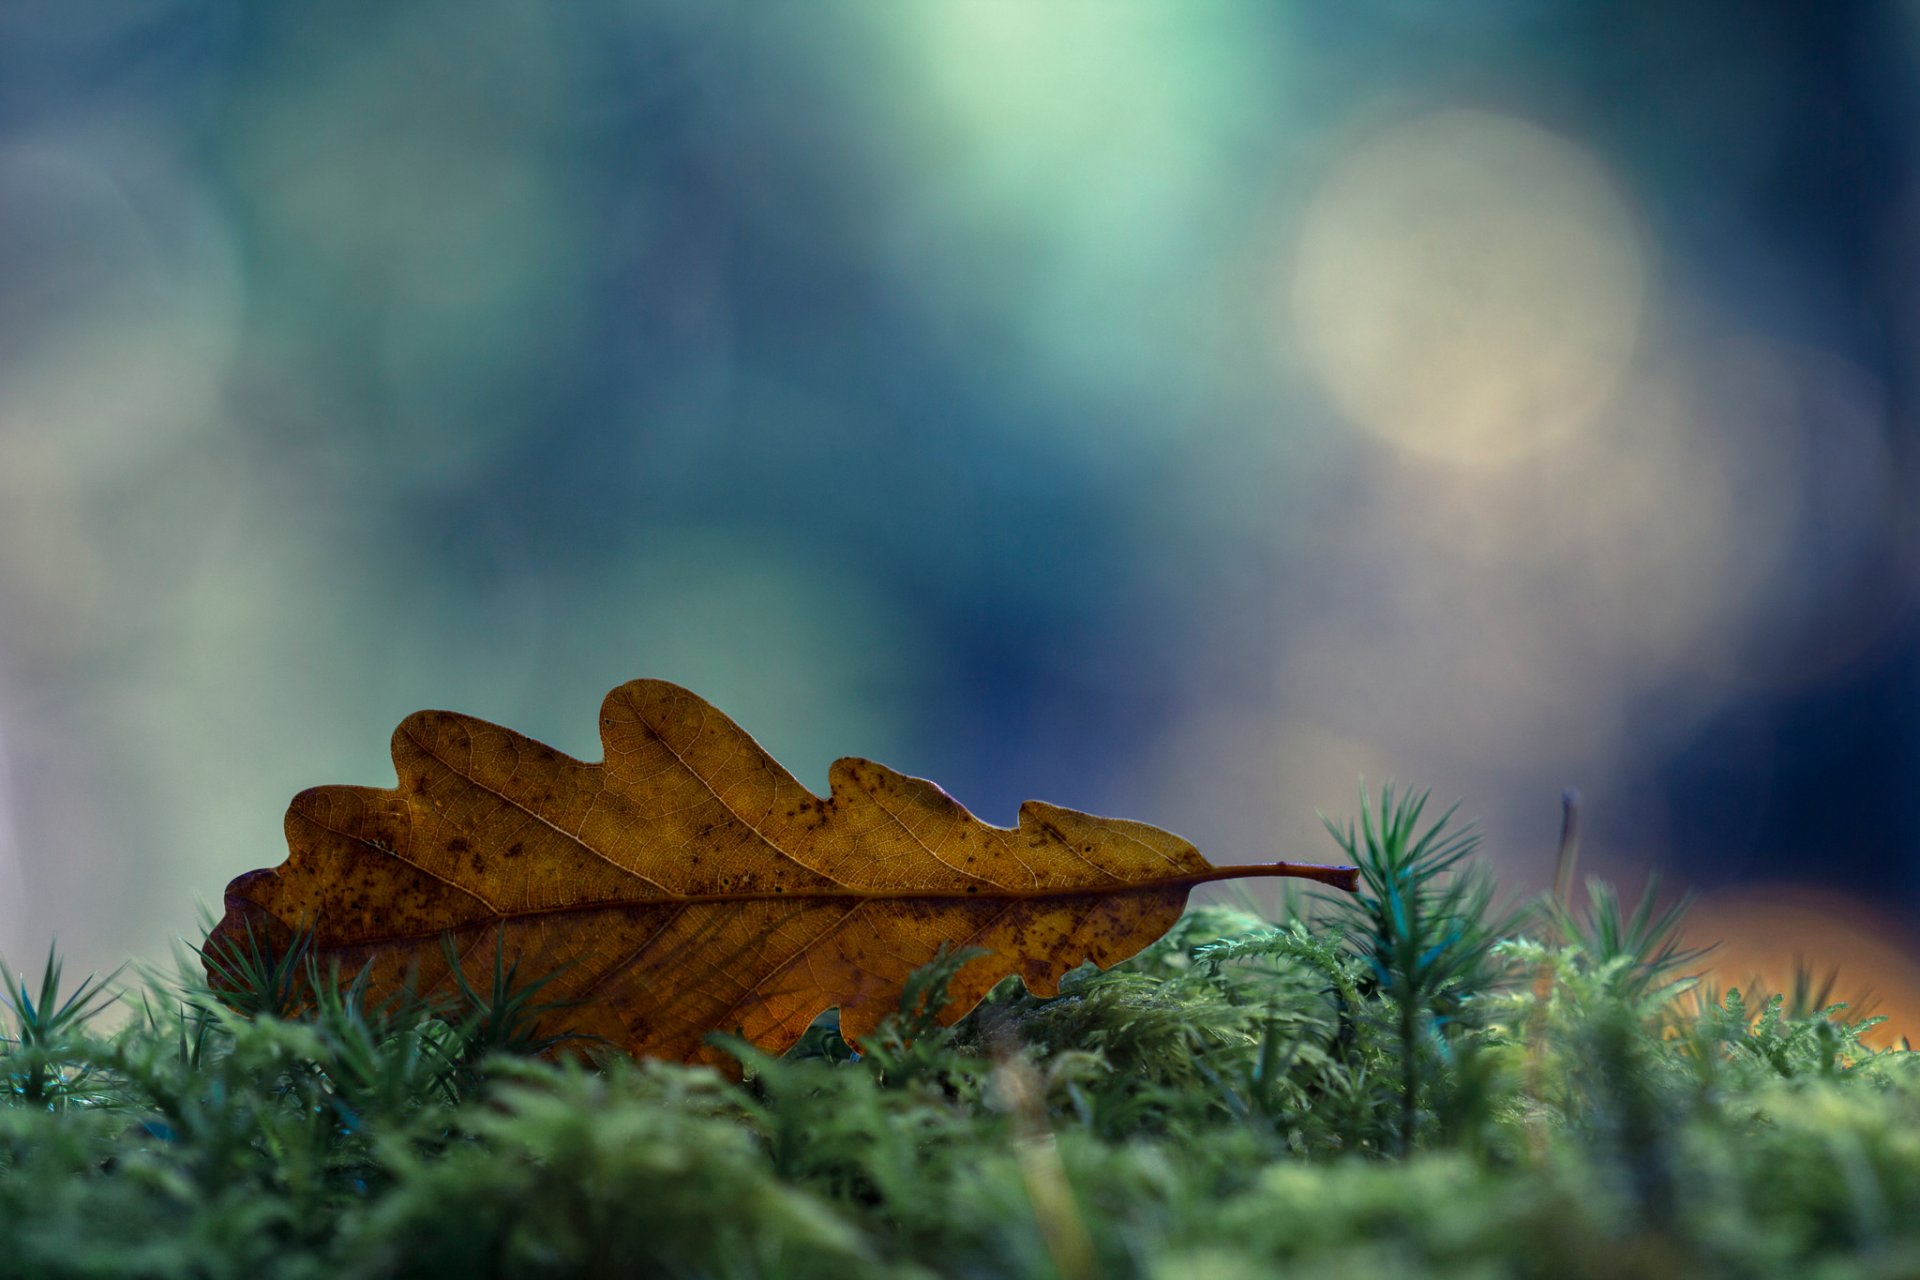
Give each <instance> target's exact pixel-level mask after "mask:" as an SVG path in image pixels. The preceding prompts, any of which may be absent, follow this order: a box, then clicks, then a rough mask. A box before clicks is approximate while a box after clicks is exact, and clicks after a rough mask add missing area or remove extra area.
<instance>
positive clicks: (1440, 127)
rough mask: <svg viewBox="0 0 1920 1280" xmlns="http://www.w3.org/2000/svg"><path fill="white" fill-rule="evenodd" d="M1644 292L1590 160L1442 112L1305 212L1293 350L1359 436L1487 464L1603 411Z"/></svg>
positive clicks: (1519, 132)
mask: <svg viewBox="0 0 1920 1280" xmlns="http://www.w3.org/2000/svg"><path fill="white" fill-rule="evenodd" d="M1647 274H1648V268H1647V264H1646V261H1645V255H1644V253H1643V250H1642V247H1641V237H1640V235H1639V233H1638V230H1637V228H1636V225H1635V221H1634V218H1633V215H1632V213H1631V211H1630V210H1629V208H1628V206H1627V204H1626V203H1625V201H1624V200H1623V199H1622V197H1621V195H1620V194H1619V192H1618V191H1617V190H1616V188H1615V186H1614V184H1613V182H1612V181H1611V179H1610V178H1609V176H1608V174H1607V172H1606V170H1605V168H1604V167H1603V166H1602V165H1601V164H1600V162H1599V161H1598V160H1596V159H1595V158H1594V157H1593V156H1591V155H1590V154H1588V153H1587V152H1586V151H1584V150H1583V149H1581V148H1580V147H1579V146H1577V145H1575V144H1574V143H1572V142H1570V141H1568V140H1566V139H1564V138H1561V137H1559V136H1557V135H1555V134H1552V133H1549V132H1547V131H1546V130H1544V129H1540V128H1538V127H1536V126H1534V125H1532V124H1529V123H1527V122H1525V121H1523V120H1518V119H1515V118H1512V117H1509V116H1503V115H1496V114H1493V113H1490V112H1486V111H1479V110H1468V109H1455V110H1448V111H1444V112H1440V113H1437V114H1433V115H1429V116H1425V117H1422V118H1419V119H1415V120H1412V121H1408V122H1406V123H1403V124H1401V125H1398V126H1397V127H1394V128H1391V129H1388V130H1387V131H1385V132H1384V133H1381V134H1379V135H1377V136H1375V137H1373V138H1371V139H1370V140H1368V141H1366V142H1364V143H1363V144H1362V145H1360V146H1359V147H1358V148H1357V149H1356V150H1354V151H1353V152H1352V153H1351V154H1349V155H1348V156H1347V157H1346V158H1345V159H1344V160H1343V161H1341V162H1340V163H1339V165H1338V166H1337V167H1336V168H1335V170H1334V172H1333V174H1332V176H1331V177H1330V178H1329V179H1328V180H1327V182H1326V183H1325V185H1324V187H1323V188H1322V189H1321V191H1320V192H1319V194H1318V195H1317V196H1316V198H1315V199H1314V201H1313V204H1312V206H1311V207H1310V208H1309V210H1308V212H1307V215H1306V218H1305V222H1304V225H1303V228H1302V231H1301V234H1300V240H1299V246H1298V254H1297V258H1296V261H1295V271H1294V276H1293V281H1292V293H1291V299H1290V301H1291V307H1292V318H1293V338H1292V341H1293V345H1294V346H1295V348H1296V349H1297V350H1298V351H1299V352H1300V353H1301V355H1302V356H1303V358H1304V359H1305V361H1306V364H1307V366H1308V369H1309V371H1310V372H1311V373H1312V375H1313V376H1314V378H1315V380H1316V381H1317V382H1318V383H1319V384H1320V386H1321V387H1322V389H1323V390H1324V391H1325V393H1326V394H1327V395H1328V396H1329V397H1330V398H1331V399H1332V401H1333V402H1334V404H1335V405H1337V406H1338V407H1339V409H1340V410H1341V411H1342V412H1343V413H1344V414H1345V415H1346V416H1347V417H1348V418H1350V419H1351V420H1352V421H1353V422H1354V423H1356V424H1358V425H1359V426H1361V427H1363V428H1365V429H1366V430H1367V431H1369V432H1372V433H1374V434H1376V435H1378V436H1379V437H1381V438H1382V439H1385V440H1387V441H1390V442H1391V443H1393V444H1395V445H1398V446H1400V447H1403V448H1406V449H1410V450H1414V451H1416V452H1418V453H1420V454H1422V455H1425V456H1430V457H1438V458H1444V459H1447V460H1449V461H1453V462H1463V463H1484V462H1498V461H1503V460H1506V459H1509V458H1512V457H1515V456H1517V455H1522V454H1525V453H1528V452H1530V451H1532V450H1535V449H1537V448H1539V447H1541V446H1543V445H1545V444H1548V443H1551V442H1553V441H1555V440H1559V439H1561V438H1563V437H1565V436H1567V435H1569V434H1572V433H1575V432H1577V431H1579V430H1581V429H1582V428H1584V427H1587V426H1588V425H1589V424H1591V423H1593V422H1594V420H1595V418H1596V415H1598V414H1599V413H1600V412H1601V411H1602V410H1603V409H1604V408H1605V407H1606V406H1607V404H1608V403H1609V401H1610V400H1611V398H1612V396H1613V393H1614V390H1615V388H1616V387H1617V386H1618V384H1619V382H1620V379H1621V376H1622V374H1623V373H1624V372H1625V370H1626V368H1627V365H1628V362H1629V360H1630V359H1631V357H1632V354H1633V351H1634V347H1635V343H1636V339H1637V337H1638V334H1639V329H1640V316H1641V309H1642V299H1643V295H1644V293H1645V289H1646V277H1647Z"/></svg>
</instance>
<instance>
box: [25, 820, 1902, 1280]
mask: <svg viewBox="0 0 1920 1280" xmlns="http://www.w3.org/2000/svg"><path fill="white" fill-rule="evenodd" d="M1420 813H1421V807H1420V800H1419V798H1418V797H1414V798H1411V799H1406V800H1400V801H1394V800H1392V799H1391V798H1388V799H1384V800H1383V801H1382V804H1381V807H1380V809H1379V811H1378V812H1377V813H1374V814H1370V815H1369V816H1368V817H1367V818H1366V819H1365V820H1363V822H1362V823H1361V824H1359V826H1358V827H1357V828H1351V829H1342V831H1341V832H1340V834H1341V836H1342V841H1343V843H1345V844H1347V845H1348V846H1349V847H1350V848H1351V849H1352V850H1353V851H1354V852H1355V853H1356V854H1357V856H1358V857H1359V858H1360V859H1361V863H1362V866H1363V867H1364V869H1365V873H1366V875H1365V878H1366V882H1367V885H1368V890H1367V892H1366V893H1364V894H1362V895H1360V896H1358V897H1357V898H1355V899H1353V900H1347V901H1340V902H1332V903H1314V904H1309V905H1307V906H1305V907H1303V908H1301V909H1300V910H1299V911H1297V912H1295V913H1293V914H1290V915H1289V917H1288V918H1286V919H1284V920H1282V921H1280V922H1278V923H1269V922H1266V921H1263V920H1261V919H1259V918H1257V917H1254V916H1250V915H1247V914H1245V913H1242V912H1237V911H1231V910H1226V909H1221V908H1199V909H1196V910H1194V911H1192V912H1190V913H1189V914H1188V915H1187V916H1185V917H1183V918H1182V920H1181V921H1180V922H1179V923H1178V924H1177V925H1176V926H1175V928H1174V929H1173V930H1172V931H1170V932H1169V933H1168V935H1167V936H1166V937H1165V938H1164V939H1162V940H1161V941H1160V942H1158V943H1156V944H1155V945H1154V946H1152V947H1150V948H1149V949H1147V950H1146V951H1145V952H1143V953H1141V954H1140V955H1139V956H1138V957H1136V958H1135V959H1134V960H1132V961H1129V962H1128V963H1126V964H1124V965H1120V966H1117V967H1116V968H1115V969H1113V970H1111V971H1108V972H1104V973H1103V972H1099V971H1096V970H1093V969H1092V968H1090V967H1088V968H1083V969H1080V970H1076V971H1075V972H1074V974H1072V975H1071V976H1070V978H1069V980H1068V981H1067V982H1065V983H1063V986H1062V990H1061V993H1060V995H1059V996H1058V997H1056V998H1053V999H1047V1000H1039V999H1035V998H1033V997H1031V996H1029V995H1027V994H1025V992H1024V991H1023V990H1022V989H1021V988H1020V987H1019V986H1018V984H1017V983H1009V984H1006V985H1003V987H1001V988H1000V989H998V990H996V992H995V993H993V994H992V995H991V996H990V997H989V998H988V999H987V1001H985V1002H984V1003H983V1004H982V1005H981V1006H980V1007H979V1008H978V1009H976V1010H975V1011H973V1012H972V1013H971V1014H969V1015H968V1016H967V1017H966V1018H964V1019H962V1020H961V1021H960V1022H958V1023H957V1024H955V1025H954V1026H953V1027H951V1028H941V1027H940V1026H939V1025H938V1023H937V1022H936V1021H935V1020H934V1017H933V1015H934V1014H935V1013H936V1012H937V1011H938V1009H939V1008H940V1006H941V1002H942V1001H943V999H944V984H945V981H946V978H947V977H948V975H950V974H951V973H952V972H953V971H954V970H955V969H956V968H957V967H958V965H959V964H962V963H964V962H965V960H966V959H967V954H966V953H965V952H964V951H963V952H957V953H955V954H952V955H947V956H943V957H942V958H941V959H939V960H937V961H936V962H935V963H934V964H933V965H931V966H929V967H928V969H926V970H923V971H922V973H921V974H920V975H919V976H918V979H917V981H916V983H915V985H914V987H913V988H912V990H910V991H909V993H908V996H907V998H906V999H905V1000H904V1001H903V1007H902V1010H901V1012H900V1013H899V1015H898V1016H897V1017H896V1018H895V1019H893V1020H892V1021H891V1022H890V1023H889V1024H888V1025H887V1026H886V1027H884V1028H883V1029H882V1030H881V1031H880V1032H879V1033H878V1034H876V1035H875V1036H874V1037H873V1038H872V1039H871V1041H870V1042H869V1043H868V1044H867V1046H865V1048H866V1051H865V1052H864V1053H855V1052H854V1051H853V1050H852V1048H851V1047H850V1046H848V1045H847V1044H846V1042H845V1041H844V1040H842V1039H840V1037H839V1036H838V1035H837V1033H836V1032H835V1030H834V1028H833V1022H832V1019H831V1017H830V1016H829V1017H826V1018H823V1019H822V1020H821V1021H820V1022H819V1023H818V1024H817V1025H816V1026H815V1028H814V1030H813V1031H812V1032H811V1033H810V1034H809V1035H808V1037H807V1038H806V1039H805V1040H804V1041H803V1042H802V1044H801V1045H800V1046H798V1047H797V1048H796V1049H795V1051H794V1052H793V1053H791V1054H789V1055H787V1056H786V1057H785V1058H783V1059H769V1058H767V1057H765V1056H764V1055H760V1054H758V1053H756V1052H755V1051H753V1050H752V1049H751V1048H750V1047H747V1046H744V1045H736V1046H735V1051H736V1053H737V1056H738V1057H739V1059H740V1061H741V1064H742V1068H743V1073H744V1078H743V1079H742V1080H741V1081H739V1082H737V1083H736V1082H732V1081H729V1080H726V1079H724V1078H722V1077H721V1076H720V1075H718V1074H715V1073H714V1072H712V1071H711V1070H708V1069H704V1068H702V1069H694V1068H687V1067H682V1066H677V1065H668V1064H661V1063H635V1062H632V1061H629V1060H626V1059H624V1058H612V1059H605V1060H597V1061H596V1060H591V1059H592V1055H591V1054H590V1053H589V1054H588V1055H586V1056H580V1055H575V1056H571V1057H564V1058H563V1059H562V1060H558V1061H552V1060H547V1059H544V1058H541V1057H537V1056H534V1055H535V1052H536V1051H538V1050H540V1049H542V1048H543V1047H550V1043H549V1040H548V1038H547V1037H548V1035H549V1034H551V1027H548V1028H543V1027H542V1026H541V1025H539V1024H540V1023H541V1022H542V1021H543V1020H557V1021H553V1022H552V1025H553V1026H557V1025H559V1023H560V1022H563V1021H564V1016H565V1015H564V1010H559V1009H553V1008H549V1007H545V1006H542V1005H540V1004H539V1002H538V999H537V988H535V987H534V986H533V985H532V984H526V983H520V982H518V980H517V979H518V975H516V974H515V972H514V970H513V968H512V965H511V963H510V961H508V960H506V959H505V958H504V957H501V958H498V959H497V960H496V963H495V966H494V974H493V977H492V981H491V983H490V984H489V983H486V982H480V983H468V984H464V985H463V986H462V987H461V989H460V991H459V993H458V995H457V998H456V999H454V1000H453V1001H451V1002H449V1003H445V1004H439V1005H435V1004H430V1003H425V1002H421V1001H417V1000H415V1001H399V1002H396V1003H395V1004H393V1005H392V1006H389V1007H383V1008H374V1007H369V1006H368V1004H367V1003H366V1002H365V1001H364V1000H363V999H362V998H361V995H360V990H359V984H358V983H356V982H355V981H354V980H353V979H352V978H350V977H349V978H345V979H343V978H341V977H340V976H339V975H337V974H323V973H321V972H320V971H319V969H318V968H317V967H316V966H314V965H313V963H312V962H311V960H310V959H305V958H302V957H301V956H300V955H299V954H298V949H297V948H296V949H295V953H294V954H293V955H292V956H291V957H290V958H289V957H270V956H264V955H261V956H254V957H249V958H243V960H242V961H241V962H238V963H236V964H234V965H232V966H230V967H229V968H228V969H226V970H225V971H223V972H222V974H221V980H220V984H219V985H220V987H221V988H222V991H221V993H220V994H216V993H215V992H214V991H212V990H210V989H209V988H208V987H207V986H206V985H205V984H204V983H203V982H201V981H200V980H198V979H197V978H196V977H194V976H192V975H193V966H188V967H187V968H186V969H184V970H183V976H182V977H181V978H180V979H178V980H177V981H175V982H170V983H164V982H158V981H156V982H153V983H152V984H151V985H150V989H149V990H148V991H147V993H146V994H145V995H144V996H143V997H140V998H139V1000H138V1016H137V1017H135V1018H133V1019H132V1020H131V1021H130V1022H128V1023H126V1025H124V1026H123V1027H121V1028H120V1029H119V1030H118V1031H115V1032H110V1033H109V1032H99V1031H95V1030H92V1029H90V1026H89V1018H88V1015H89V1013H90V1012H91V1011H92V1009H93V1008H94V1004H95V998H94V996H93V988H92V987H91V986H90V985H89V984H83V985H82V986H81V987H80V988H78V989H76V990H75V991H73V992H72V993H70V994H65V995H63V994H62V989H61V981H60V975H59V973H58V968H57V963H54V962H50V963H49V967H48V970H47V973H46V975H45V978H44V980H43V982H42V983H41V984H40V986H39V988H38V990H37V991H33V990H29V988H28V987H27V986H25V985H23V984H21V983H19V982H17V981H13V982H11V983H10V986H9V989H8V995H7V1002H8V1005H9V1006H10V1009H11V1017H10V1018H9V1019H8V1026H7V1028H6V1031H7V1035H6V1040H5V1043H4V1046H3V1047H0V1079H4V1081H5V1083H6V1092H5V1097H4V1105H0V1258H4V1259H5V1267H6V1269H7V1270H8V1271H9V1272H10V1273H13V1274H31V1275H37V1276H102V1275H141V1276H182V1277H187V1276H192V1277H211V1276H235V1277H239V1276H316V1277H318V1276H364V1277H375V1276H433V1275H446V1276H462V1277H465V1276H487V1275H499V1276H541V1275H550V1276H569V1275H591V1274H632V1273H636V1272H639V1273H645V1274H659V1275H670V1276H687V1277H695V1276H700V1277H705V1276H713V1277H753V1276H765V1277H807V1276H822V1277H826V1276H833V1277H846V1276H850V1275H851V1276H869V1275H871V1276H896V1277H933V1276H954V1277H1003V1276H1022V1277H1029V1276H1030V1277H1064V1278H1065V1280H1079V1278H1080V1277H1088V1276H1116V1277H1127V1276H1136V1277H1168V1278H1171V1277H1190V1276H1191V1277H1199V1276H1206V1277H1226V1278H1229V1280H1231V1278H1232V1277H1238V1276H1254V1275H1268V1274H1272V1273H1273V1272H1274V1270H1275V1269H1276V1268H1284V1270H1285V1272H1286V1274H1289V1275H1306V1276H1327V1277H1332V1276H1351V1275H1357V1274H1390V1275H1395V1276H1410V1277H1468V1276H1474V1277H1481V1276H1516V1277H1543V1278H1544V1277H1568V1276H1572V1277H1592V1278H1594V1280H1611V1278H1614V1277H1619V1278H1621V1280H1625V1278H1627V1277H1656V1276H1668V1275H1673V1276H1680V1275H1686V1276H1729V1277H1731V1276H1742V1277H1745V1276H1778V1277H1783V1278H1784V1277H1799V1276H1806V1275H1814V1274H1817V1275H1820V1276H1823V1277H1855V1276H1858V1277H1891V1276H1897V1275H1910V1274H1912V1272H1911V1270H1910V1269H1909V1270H1903V1269H1902V1268H1910V1265H1911V1258H1912V1257H1913V1256H1915V1252H1916V1250H1920V1227H1916V1225H1915V1224H1916V1222H1920V1128H1916V1126H1915V1124H1914V1123H1913V1121H1914V1116H1915V1115H1916V1113H1917V1112H1920V1074H1917V1073H1916V1070H1915V1067H1914V1058H1913V1055H1912V1054H1910V1053H1908V1052H1906V1051H1904V1050H1874V1049H1872V1048H1869V1047H1866V1046H1864V1045H1863V1044H1862V1043H1861V1041H1860V1034H1861V1031H1862V1030H1863V1029H1864V1027H1865V1025H1866V1024H1863V1023H1861V1022H1859V1021H1857V1020H1853V1019H1850V1018H1849V1017H1848V1015H1847V1013H1846V1011H1845V1010H1844V1008H1841V1007H1837V1006H1830V1007H1824V1008H1823V1007H1818V1006H1817V1005H1815V1004H1809V1003H1807V1001H1806V1000H1805V999H1804V998H1801V999H1792V998H1789V996H1788V995H1786V994H1784V993H1783V994H1782V995H1778V996H1773V997H1771V998H1768V997H1764V996H1760V995H1757V994H1754V993H1745V992H1737V991H1729V992H1726V993H1725V994H1724V995H1721V994H1707V993H1703V992H1700V991H1698V990H1695V989H1693V987H1692V984H1691V983H1690V982H1689V981H1687V980H1686V979H1684V978H1682V977H1680V976H1679V975H1677V974H1676V973H1675V967H1676V963H1677V962H1676V956H1675V953H1674V951H1673V950H1672V948H1671V946H1670V942H1671V938H1670V930H1669V929H1665V928H1663V927H1661V926H1662V925H1663V924H1670V923H1671V920H1670V919H1669V918H1668V917H1667V916H1666V915H1664V914H1662V913H1660V912H1657V911H1655V910H1654V909H1653V908H1652V907H1651V906H1650V905H1649V906H1648V907H1647V908H1646V909H1645V910H1644V911H1627V912H1624V913H1623V912H1622V909H1621V907H1620V905H1619V903H1618V901H1617V900H1616V899H1615V898H1614V897H1613V896H1612V895H1611V894H1608V893H1602V894H1597V895H1595V896H1594V899H1593V904H1594V905H1593V907H1592V908H1591V909H1590V910H1588V911H1585V912H1569V911H1567V910H1565V909H1564V908H1561V909H1560V910H1559V911H1558V912H1557V913H1555V914H1553V915H1552V916H1549V915H1548V914H1547V913H1531V912H1530V913H1526V914H1525V915H1506V914H1500V913H1497V912H1495V911H1493V910H1492V909H1491V908H1490V906H1489V902H1490V897H1489V895H1488V894H1487V893H1485V892H1484V891H1483V882H1482V881H1481V880H1480V879H1479V878H1478V876H1479V873H1478V872H1476V871H1473V870H1472V869H1471V868H1469V867H1467V866H1466V864H1464V863H1461V862H1460V858H1461V857H1463V856H1464V851H1465V845H1466V842H1467V837H1464V836H1461V835H1449V834H1448V833H1447V832H1446V830H1445V824H1444V820H1443V821H1442V822H1440V823H1435V824H1425V825H1423V824H1422V822H1421V819H1420ZM1636 920H1637V921H1639V924H1638V925H1635V924H1634V922H1635V921H1636ZM1623 921H1624V924H1623ZM1556 922H1557V923H1556ZM289 965H291V966H293V967H294V968H296V969H298V970H299V971H300V973H301V977H300V979H299V981H298V982H297V983H293V984H289V982H288V980H287V969H288V967H289ZM290 989H297V990H299V991H301V992H303V993H305V994H304V995H303V996H302V997H300V998H296V999H286V998H285V993H286V992H287V991H288V990H290ZM275 1009H278V1010H279V1012H278V1013H275V1012H273V1010H275ZM1409 1009H1411V1015H1409ZM1409 1028H1411V1030H1409ZM1530 1063H1533V1064H1535V1066H1534V1067H1530V1065H1529V1064H1530Z"/></svg>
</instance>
